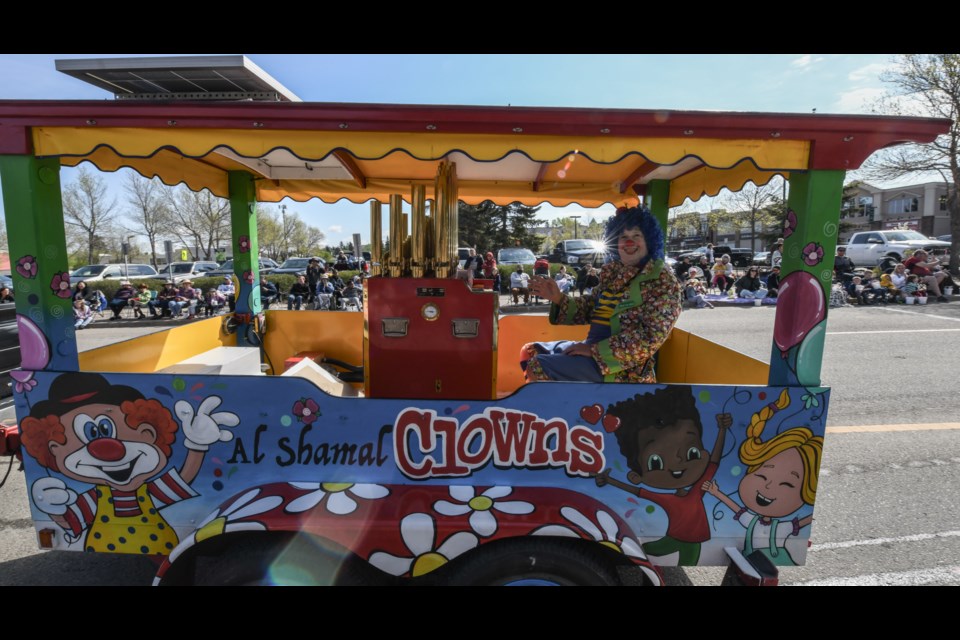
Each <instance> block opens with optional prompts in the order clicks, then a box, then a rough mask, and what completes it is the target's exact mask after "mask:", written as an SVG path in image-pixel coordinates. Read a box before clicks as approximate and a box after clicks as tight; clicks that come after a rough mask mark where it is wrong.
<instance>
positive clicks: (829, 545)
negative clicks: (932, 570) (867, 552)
mask: <svg viewBox="0 0 960 640" xmlns="http://www.w3.org/2000/svg"><path fill="white" fill-rule="evenodd" d="M958 536H960V531H941V532H940V533H916V534H913V535H910V536H899V537H897V538H870V539H867V540H847V541H846V542H824V543H823V544H814V545H810V552H811V553H812V552H814V551H827V550H829V549H849V548H851V547H867V546H871V545H879V544H895V543H898V542H920V541H921V540H936V539H938V538H956V537H958Z"/></svg>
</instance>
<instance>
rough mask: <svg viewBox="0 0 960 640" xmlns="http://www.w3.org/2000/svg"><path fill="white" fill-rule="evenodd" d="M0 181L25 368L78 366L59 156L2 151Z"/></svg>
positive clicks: (78, 368)
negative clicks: (44, 344) (40, 156)
mask: <svg viewBox="0 0 960 640" xmlns="http://www.w3.org/2000/svg"><path fill="white" fill-rule="evenodd" d="M0 184H2V185H3V208H4V212H5V215H6V219H7V234H8V238H9V246H11V247H16V248H17V254H16V255H12V254H11V256H10V273H11V275H12V277H13V282H14V290H15V298H16V305H17V316H18V318H17V324H18V329H19V331H20V341H21V348H22V349H23V353H22V354H21V355H22V358H23V362H24V363H25V365H24V368H38V369H52V370H56V371H79V370H80V364H79V361H78V359H77V349H76V334H75V331H74V320H73V294H72V290H71V288H70V272H69V269H68V264H67V239H66V233H65V232H64V228H63V200H62V197H61V194H60V160H59V159H58V158H43V159H40V158H35V157H34V156H32V155H0ZM30 325H33V326H30ZM34 327H35V328H37V329H39V332H42V333H43V336H42V337H41V336H40V335H39V332H36V331H33V329H34ZM27 332H29V334H27ZM41 340H45V341H46V343H47V344H46V350H44V348H43V346H42V345H41V344H40V341H41ZM28 350H29V351H30V352H29V353H28V352H27V351H28Z"/></svg>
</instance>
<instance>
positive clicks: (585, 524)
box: [533, 507, 647, 558]
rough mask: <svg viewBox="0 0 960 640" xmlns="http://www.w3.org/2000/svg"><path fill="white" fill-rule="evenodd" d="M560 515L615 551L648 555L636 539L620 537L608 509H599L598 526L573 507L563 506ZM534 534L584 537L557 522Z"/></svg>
mask: <svg viewBox="0 0 960 640" xmlns="http://www.w3.org/2000/svg"><path fill="white" fill-rule="evenodd" d="M560 515H562V516H563V517H564V518H566V519H567V520H569V521H570V522H572V523H573V524H574V525H576V526H577V528H579V529H580V530H581V531H583V532H584V533H586V534H587V535H588V536H589V537H591V538H592V539H594V540H596V541H597V542H599V543H600V544H602V545H604V546H607V547H610V548H611V549H613V550H614V551H618V552H620V553H622V554H624V555H627V556H630V557H632V558H646V557H647V556H646V555H645V554H644V553H643V550H642V549H641V548H640V544H639V543H638V542H637V541H636V540H633V539H632V538H627V537H625V536H624V537H623V538H620V537H619V535H620V529H619V527H617V523H616V522H615V521H614V519H613V516H611V515H610V514H609V513H607V512H606V511H597V524H599V525H600V527H597V524H594V522H593V521H592V520H590V518H588V517H587V516H585V515H583V514H582V513H580V512H579V511H577V510H576V509H574V508H573V507H563V508H562V509H560ZM601 528H602V531H601ZM533 535H535V536H567V537H568V538H580V537H582V536H581V535H580V534H579V533H577V532H576V531H574V530H573V529H570V528H569V527H564V526H561V525H556V524H551V525H547V526H545V527H540V528H539V529H537V530H536V531H534V532H533Z"/></svg>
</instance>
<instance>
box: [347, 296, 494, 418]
mask: <svg viewBox="0 0 960 640" xmlns="http://www.w3.org/2000/svg"><path fill="white" fill-rule="evenodd" d="M364 298H365V299H364V305H363V308H364V349H363V358H364V369H365V371H366V376H365V379H366V381H365V389H364V391H365V393H366V395H367V397H371V398H424V399H431V398H461V399H473V400H483V399H492V398H495V397H496V378H495V371H496V369H495V367H496V361H497V302H498V301H497V295H496V293H495V292H493V291H471V290H470V289H469V288H468V286H467V283H466V282H464V281H462V280H457V279H452V278H370V279H369V280H367V281H366V283H364Z"/></svg>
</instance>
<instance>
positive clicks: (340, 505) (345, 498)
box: [283, 482, 390, 516]
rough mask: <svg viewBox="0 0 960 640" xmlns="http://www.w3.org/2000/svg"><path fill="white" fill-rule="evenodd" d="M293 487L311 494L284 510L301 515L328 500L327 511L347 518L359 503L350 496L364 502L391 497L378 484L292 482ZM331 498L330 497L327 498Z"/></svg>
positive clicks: (297, 499) (295, 500)
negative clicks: (361, 499)
mask: <svg viewBox="0 0 960 640" xmlns="http://www.w3.org/2000/svg"><path fill="white" fill-rule="evenodd" d="M290 486H291V487H295V488H297V489H306V490H308V491H310V493H307V494H304V495H302V496H300V497H299V498H296V499H294V500H291V501H290V503H289V504H288V505H287V506H286V507H284V508H283V510H284V511H286V512H287V513H301V512H303V511H308V510H310V509H313V508H314V507H315V506H317V505H318V504H320V501H321V500H323V499H324V498H327V511H329V512H330V513H334V514H336V515H338V516H345V515H347V514H348V513H353V512H354V511H356V510H357V501H356V500H354V499H353V498H352V497H351V496H350V494H353V495H354V496H356V497H357V498H363V499H364V500H379V499H380V498H385V497H387V496H388V495H390V490H389V489H387V488H386V487H381V486H380V485H378V484H352V483H349V482H291V483H290ZM327 496H329V497H327Z"/></svg>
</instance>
